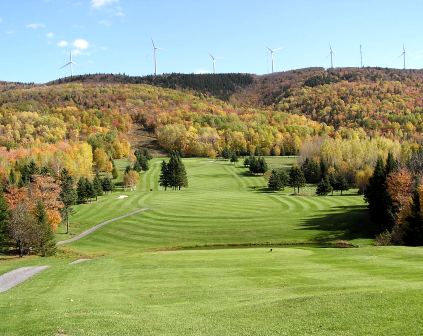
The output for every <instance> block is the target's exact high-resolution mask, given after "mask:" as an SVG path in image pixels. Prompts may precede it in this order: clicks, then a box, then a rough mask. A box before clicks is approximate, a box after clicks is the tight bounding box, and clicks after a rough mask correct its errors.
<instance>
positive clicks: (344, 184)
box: [338, 174, 350, 196]
mask: <svg viewBox="0 0 423 336" xmlns="http://www.w3.org/2000/svg"><path fill="white" fill-rule="evenodd" d="M349 189H350V185H349V184H348V181H347V179H346V178H345V176H344V175H342V174H339V176H338V190H340V191H341V196H342V192H343V191H347V190H349Z"/></svg>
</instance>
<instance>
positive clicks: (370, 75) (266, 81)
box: [49, 68, 423, 142]
mask: <svg viewBox="0 0 423 336" xmlns="http://www.w3.org/2000/svg"><path fill="white" fill-rule="evenodd" d="M68 82H77V83H91V84H96V85H103V84H106V85H109V84H110V83H114V84H118V83H119V84H125V83H126V84H140V83H142V84H148V85H153V86H157V87H163V88H171V89H176V90H188V94H194V95H197V94H200V95H201V96H203V95H206V96H209V97H215V98H218V99H222V100H224V101H227V102H229V103H230V104H231V105H233V106H243V107H248V108H254V109H257V108H259V109H263V108H264V109H268V110H277V111H282V112H286V113H288V114H299V115H303V116H306V117H308V118H310V119H312V120H314V121H317V122H319V123H325V124H326V125H329V126H333V127H334V128H335V130H338V129H341V128H362V129H363V130H364V132H365V133H366V134H367V135H369V136H376V135H382V136H385V137H388V138H391V139H400V140H407V141H412V142H420V141H421V136H420V134H419V133H421V131H422V121H423V116H422V109H423V101H422V99H421V97H422V96H423V70H398V69H385V68H336V69H328V70H325V69H323V68H306V69H298V70H292V71H286V72H280V73H274V74H269V75H261V76H257V75H248V74H215V75H214V74H203V75H195V74H168V75H160V76H145V77H131V76H126V75H109V74H103V75H102V74H96V75H83V76H75V77H73V78H65V79H60V80H57V81H54V82H51V83H49V85H57V84H60V83H68ZM416 133H417V134H416Z"/></svg>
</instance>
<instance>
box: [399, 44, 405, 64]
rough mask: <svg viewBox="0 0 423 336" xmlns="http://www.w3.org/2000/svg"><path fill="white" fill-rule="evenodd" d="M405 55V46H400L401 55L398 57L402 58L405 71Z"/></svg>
mask: <svg viewBox="0 0 423 336" xmlns="http://www.w3.org/2000/svg"><path fill="white" fill-rule="evenodd" d="M405 54H406V52H405V46H404V44H403V45H402V53H401V55H399V57H401V56H402V57H403V62H404V70H405Z"/></svg>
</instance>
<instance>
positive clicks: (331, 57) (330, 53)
mask: <svg viewBox="0 0 423 336" xmlns="http://www.w3.org/2000/svg"><path fill="white" fill-rule="evenodd" d="M329 55H330V68H331V69H333V50H332V46H331V45H330V44H329Z"/></svg>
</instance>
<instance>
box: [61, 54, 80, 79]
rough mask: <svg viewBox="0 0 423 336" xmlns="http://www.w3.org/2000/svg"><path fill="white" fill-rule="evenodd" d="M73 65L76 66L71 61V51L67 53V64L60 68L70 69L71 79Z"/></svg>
mask: <svg viewBox="0 0 423 336" xmlns="http://www.w3.org/2000/svg"><path fill="white" fill-rule="evenodd" d="M74 65H76V63H75V62H74V61H73V60H72V50H71V51H70V52H69V62H68V63H66V64H65V65H64V66H62V67H61V68H60V69H63V68H66V67H67V66H68V67H70V73H71V77H73V66H74ZM60 69H59V70H60Z"/></svg>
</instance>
